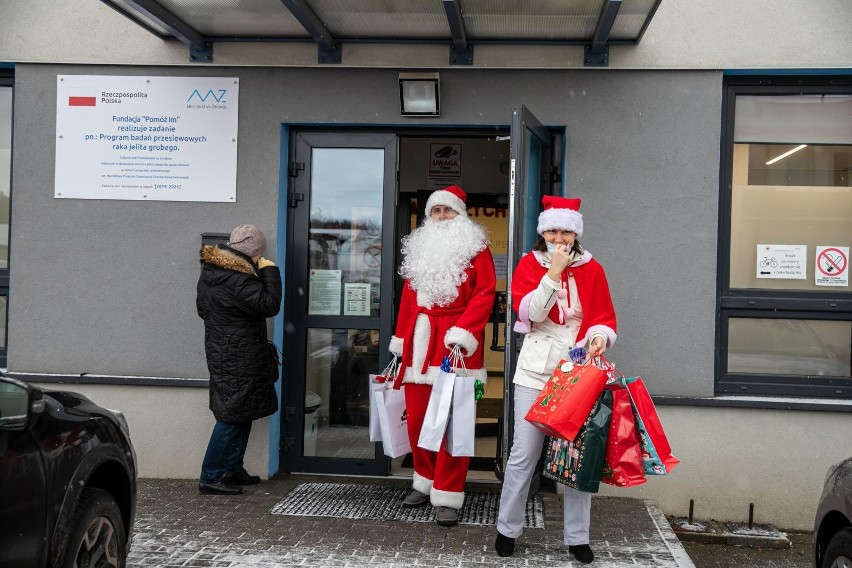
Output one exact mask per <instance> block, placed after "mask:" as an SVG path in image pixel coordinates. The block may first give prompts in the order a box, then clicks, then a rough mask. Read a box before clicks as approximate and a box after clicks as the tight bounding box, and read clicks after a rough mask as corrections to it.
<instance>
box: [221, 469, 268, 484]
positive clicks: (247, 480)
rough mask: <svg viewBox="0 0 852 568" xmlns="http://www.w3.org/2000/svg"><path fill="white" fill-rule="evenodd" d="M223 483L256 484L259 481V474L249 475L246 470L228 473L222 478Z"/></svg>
mask: <svg viewBox="0 0 852 568" xmlns="http://www.w3.org/2000/svg"><path fill="white" fill-rule="evenodd" d="M222 483H224V484H225V485H257V484H258V483H260V476H259V475H249V473H248V472H247V471H246V470H242V471H241V472H239V473H229V474H227V475H225V477H224V478H222Z"/></svg>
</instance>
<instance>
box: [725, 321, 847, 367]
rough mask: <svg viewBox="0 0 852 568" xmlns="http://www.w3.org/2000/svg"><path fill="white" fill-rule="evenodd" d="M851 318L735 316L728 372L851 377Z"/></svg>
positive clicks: (731, 326) (731, 333) (732, 326)
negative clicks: (826, 319)
mask: <svg viewBox="0 0 852 568" xmlns="http://www.w3.org/2000/svg"><path fill="white" fill-rule="evenodd" d="M850 337H852V323H850V322H848V321H822V320H785V319H751V318H731V319H730V320H729V321H728V372H729V373H735V374H740V373H742V374H770V375H804V376H809V375H810V376H828V377H846V378H848V377H849V376H850V353H852V346H851V345H850Z"/></svg>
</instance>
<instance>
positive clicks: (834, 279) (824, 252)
mask: <svg viewBox="0 0 852 568" xmlns="http://www.w3.org/2000/svg"><path fill="white" fill-rule="evenodd" d="M815 262H816V269H815V270H814V284H816V285H817V286H849V247H831V246H819V247H817V248H816V261H815Z"/></svg>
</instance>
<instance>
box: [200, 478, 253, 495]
mask: <svg viewBox="0 0 852 568" xmlns="http://www.w3.org/2000/svg"><path fill="white" fill-rule="evenodd" d="M198 492H199V493H203V494H205V495H239V494H241V493H242V492H243V488H242V487H233V486H231V485H225V484H224V483H223V482H221V481H219V482H217V483H199V484H198Z"/></svg>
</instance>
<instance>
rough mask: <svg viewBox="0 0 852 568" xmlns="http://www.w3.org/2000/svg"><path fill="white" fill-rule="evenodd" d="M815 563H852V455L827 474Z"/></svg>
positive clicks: (823, 567)
mask: <svg viewBox="0 0 852 568" xmlns="http://www.w3.org/2000/svg"><path fill="white" fill-rule="evenodd" d="M814 566H815V567H816V568H849V567H852V457H850V458H847V459H845V460H843V461H842V462H840V463H839V464H837V465H834V466H832V467H831V468H829V470H828V474H827V475H826V478H825V485H824V486H823V489H822V497H820V500H819V506H818V507H817V514H816V520H815V521H814Z"/></svg>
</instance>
